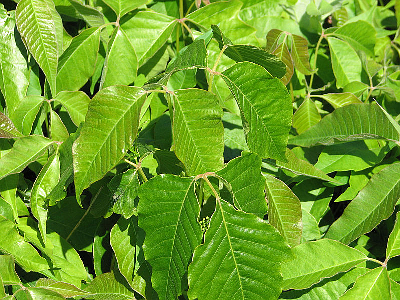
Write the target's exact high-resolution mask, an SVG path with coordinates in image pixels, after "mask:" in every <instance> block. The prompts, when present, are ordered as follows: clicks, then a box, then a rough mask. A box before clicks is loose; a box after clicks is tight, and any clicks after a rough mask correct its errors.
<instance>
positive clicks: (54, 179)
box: [30, 153, 60, 243]
mask: <svg viewBox="0 0 400 300" xmlns="http://www.w3.org/2000/svg"><path fill="white" fill-rule="evenodd" d="M59 178H60V158H59V156H58V153H55V154H53V155H52V156H51V157H50V158H49V160H48V161H47V163H46V164H45V165H44V167H43V169H42V170H41V171H40V173H39V175H38V177H37V178H36V180H35V183H34V184H33V187H32V192H31V200H30V203H31V209H32V214H33V216H34V217H35V218H36V220H38V222H39V229H40V234H41V236H42V239H43V241H44V243H46V222H47V206H48V203H47V196H48V195H49V194H50V192H51V191H52V190H53V188H54V187H55V186H56V185H57V183H58V180H59Z"/></svg>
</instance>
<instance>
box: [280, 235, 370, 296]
mask: <svg viewBox="0 0 400 300" xmlns="http://www.w3.org/2000/svg"><path fill="white" fill-rule="evenodd" d="M292 251H293V254H294V257H295V259H293V260H291V261H288V262H286V263H284V264H283V265H282V275H283V289H284V290H288V289H305V288H308V287H310V286H311V285H313V284H314V283H317V282H319V281H320V280H321V279H322V278H326V277H331V276H333V275H335V274H337V273H339V272H344V271H348V270H349V269H351V268H352V267H354V266H356V265H358V264H359V263H360V262H362V261H364V260H366V259H367V256H366V255H365V254H364V253H362V252H360V251H358V250H356V249H354V248H351V247H348V246H346V245H343V244H342V243H339V242H337V241H334V240H329V239H322V240H318V241H315V242H307V243H304V244H300V245H298V246H296V247H294V248H292Z"/></svg>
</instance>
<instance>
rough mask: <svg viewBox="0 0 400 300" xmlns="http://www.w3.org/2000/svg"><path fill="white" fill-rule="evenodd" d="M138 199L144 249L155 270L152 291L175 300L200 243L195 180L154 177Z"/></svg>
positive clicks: (144, 185) (142, 187) (141, 189)
mask: <svg viewBox="0 0 400 300" xmlns="http://www.w3.org/2000/svg"><path fill="white" fill-rule="evenodd" d="M139 198H140V201H139V206H138V212H139V226H140V227H141V228H143V229H144V231H145V232H146V238H145V241H144V245H143V250H144V255H145V258H146V260H147V261H148V262H149V263H150V265H151V267H152V278H151V281H152V284H153V288H154V289H155V290H156V292H157V293H158V296H159V298H160V299H161V300H163V299H176V298H177V296H178V295H180V294H181V293H182V288H183V287H182V285H181V280H182V277H183V275H184V274H185V273H186V272H187V266H188V264H189V261H190V259H191V257H192V253H193V251H194V249H195V248H196V246H197V245H199V244H200V241H201V229H200V225H199V224H198V223H197V218H198V217H199V212H200V207H199V203H198V202H197V198H196V195H195V194H194V186H193V179H192V178H180V177H177V176H173V175H164V176H162V177H161V176H156V177H153V178H152V179H151V180H149V181H148V182H146V183H144V184H143V185H141V186H140V188H139Z"/></svg>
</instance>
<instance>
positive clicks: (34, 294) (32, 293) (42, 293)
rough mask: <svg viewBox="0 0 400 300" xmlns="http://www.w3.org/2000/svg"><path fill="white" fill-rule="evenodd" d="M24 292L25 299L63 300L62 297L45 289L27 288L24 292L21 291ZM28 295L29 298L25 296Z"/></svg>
mask: <svg viewBox="0 0 400 300" xmlns="http://www.w3.org/2000/svg"><path fill="white" fill-rule="evenodd" d="M23 291H24V292H25V297H27V299H29V300H30V299H32V300H36V299H48V300H63V299H65V298H64V297H63V296H61V295H60V294H59V293H57V292H54V291H50V290H47V289H43V288H37V287H28V288H27V289H26V290H23ZM27 295H29V296H27ZM17 297H18V298H19V297H21V295H19V296H17Z"/></svg>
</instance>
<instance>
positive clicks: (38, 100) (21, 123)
mask: <svg viewBox="0 0 400 300" xmlns="http://www.w3.org/2000/svg"><path fill="white" fill-rule="evenodd" d="M44 101H45V98H44V97H42V96H27V97H25V98H24V99H22V101H21V102H20V103H19V105H18V107H17V108H16V109H15V110H14V113H13V116H12V117H13V119H14V125H15V127H16V128H17V129H18V130H19V131H20V132H22V133H23V134H24V135H29V134H30V133H31V131H32V126H33V122H34V121H35V119H36V116H37V114H38V113H39V111H40V108H41V107H42V104H43V102H44Z"/></svg>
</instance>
